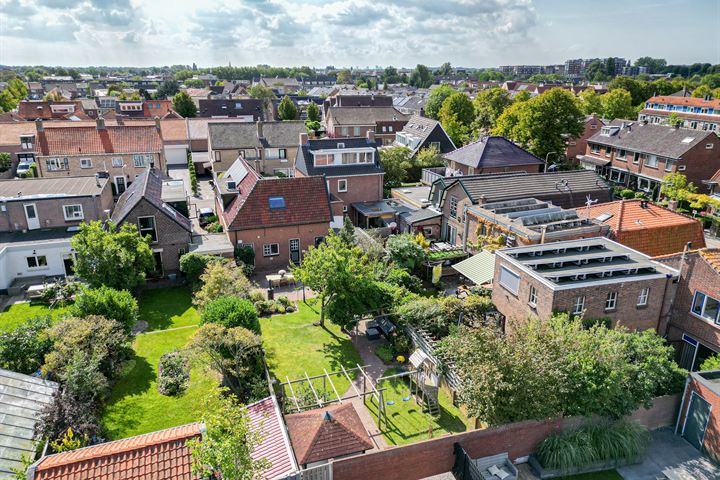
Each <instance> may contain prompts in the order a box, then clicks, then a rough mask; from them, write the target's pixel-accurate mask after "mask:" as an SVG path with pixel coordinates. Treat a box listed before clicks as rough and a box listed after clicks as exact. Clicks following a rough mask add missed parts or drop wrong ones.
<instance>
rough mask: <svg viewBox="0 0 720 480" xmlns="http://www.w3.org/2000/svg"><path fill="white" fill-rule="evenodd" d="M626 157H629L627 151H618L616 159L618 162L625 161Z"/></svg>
mask: <svg viewBox="0 0 720 480" xmlns="http://www.w3.org/2000/svg"><path fill="white" fill-rule="evenodd" d="M625 157H627V151H626V150H623V149H620V150H618V151H617V154H616V155H615V158H617V159H618V160H625Z"/></svg>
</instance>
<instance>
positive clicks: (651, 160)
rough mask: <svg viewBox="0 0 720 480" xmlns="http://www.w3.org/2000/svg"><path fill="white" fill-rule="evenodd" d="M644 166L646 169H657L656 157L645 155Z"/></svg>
mask: <svg viewBox="0 0 720 480" xmlns="http://www.w3.org/2000/svg"><path fill="white" fill-rule="evenodd" d="M645 166H646V167H652V168H657V166H658V158H657V156H656V155H646V156H645Z"/></svg>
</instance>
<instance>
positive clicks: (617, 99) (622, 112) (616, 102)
mask: <svg viewBox="0 0 720 480" xmlns="http://www.w3.org/2000/svg"><path fill="white" fill-rule="evenodd" d="M600 99H601V101H602V111H603V115H604V117H605V118H608V119H611V120H614V119H616V118H629V119H632V118H634V117H635V116H636V115H637V114H636V111H635V108H634V107H633V105H632V96H631V95H630V92H628V91H627V90H625V89H624V88H617V89H615V90H612V91H610V92H608V93H606V94H605V95H603V96H602V97H600Z"/></svg>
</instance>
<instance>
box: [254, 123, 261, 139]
mask: <svg viewBox="0 0 720 480" xmlns="http://www.w3.org/2000/svg"><path fill="white" fill-rule="evenodd" d="M255 125H256V126H257V137H258V138H263V124H262V121H261V120H258V121H257V122H255Z"/></svg>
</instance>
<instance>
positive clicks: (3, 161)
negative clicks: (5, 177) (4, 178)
mask: <svg viewBox="0 0 720 480" xmlns="http://www.w3.org/2000/svg"><path fill="white" fill-rule="evenodd" d="M11 166H12V159H11V157H10V154H9V153H7V152H0V172H7V171H8V170H10V167H11Z"/></svg>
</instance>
